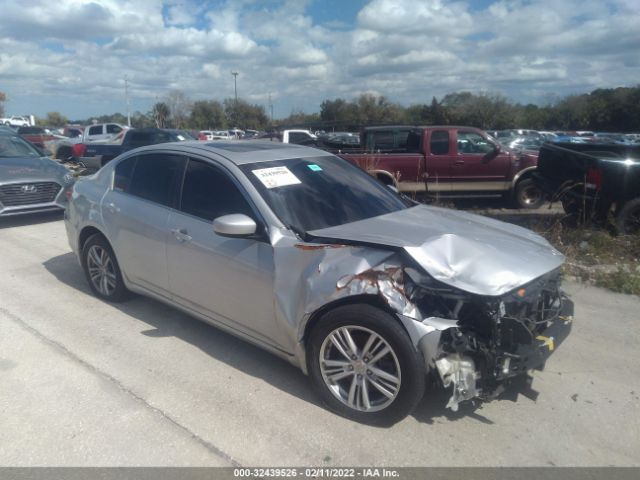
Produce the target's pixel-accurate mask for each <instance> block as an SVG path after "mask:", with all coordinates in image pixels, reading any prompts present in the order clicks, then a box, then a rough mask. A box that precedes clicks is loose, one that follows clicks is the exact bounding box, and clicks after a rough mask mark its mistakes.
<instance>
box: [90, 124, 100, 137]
mask: <svg viewBox="0 0 640 480" xmlns="http://www.w3.org/2000/svg"><path fill="white" fill-rule="evenodd" d="M89 135H102V125H96V126H94V127H89Z"/></svg>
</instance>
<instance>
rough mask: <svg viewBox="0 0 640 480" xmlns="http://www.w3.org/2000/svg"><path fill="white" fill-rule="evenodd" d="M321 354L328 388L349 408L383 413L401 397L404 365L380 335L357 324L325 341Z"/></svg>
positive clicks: (322, 371) (340, 328)
mask: <svg viewBox="0 0 640 480" xmlns="http://www.w3.org/2000/svg"><path fill="white" fill-rule="evenodd" d="M319 355H320V358H319V363H320V372H321V374H322V378H323V380H324V382H325V385H326V386H327V388H328V389H329V391H330V392H331V393H332V394H333V395H334V396H335V397H336V398H337V399H338V400H340V401H341V402H342V403H343V404H344V405H346V406H348V407H349V408H352V409H354V410H358V411H362V412H375V411H380V410H382V409H384V408H386V407H388V406H389V405H390V404H391V403H392V402H393V401H394V400H395V399H396V397H397V396H398V392H399V391H400V386H401V382H402V375H401V370H400V363H399V362H398V358H397V356H396V354H395V352H394V351H393V348H392V347H391V345H390V344H389V343H388V342H387V341H386V340H385V339H384V338H383V337H382V336H380V335H379V334H377V333H376V332H374V331H372V330H369V329H368V328H364V327H361V326H354V325H347V326H343V327H339V328H336V329H335V330H333V331H332V332H331V333H329V335H327V337H326V338H325V340H324V342H323V343H322V346H321V348H320V352H319Z"/></svg>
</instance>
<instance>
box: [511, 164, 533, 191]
mask: <svg viewBox="0 0 640 480" xmlns="http://www.w3.org/2000/svg"><path fill="white" fill-rule="evenodd" d="M536 168H537V167H536V166H535V165H534V166H531V167H527V168H523V169H522V170H520V171H519V172H518V173H516V174H515V176H514V177H513V180H511V193H515V191H516V186H517V185H518V183H519V182H520V181H521V180H524V179H526V178H531V175H532V174H533V172H534V171H535V170H536Z"/></svg>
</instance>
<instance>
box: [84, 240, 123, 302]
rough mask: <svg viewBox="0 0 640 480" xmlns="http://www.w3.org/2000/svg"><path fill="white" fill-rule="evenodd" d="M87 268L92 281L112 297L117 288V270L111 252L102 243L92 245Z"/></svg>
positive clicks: (102, 291) (103, 292)
mask: <svg viewBox="0 0 640 480" xmlns="http://www.w3.org/2000/svg"><path fill="white" fill-rule="evenodd" d="M87 269H88V271H89V277H90V279H91V283H93V286H94V287H95V288H96V290H98V291H99V292H100V293H101V294H102V295H105V296H106V297H110V296H111V295H113V293H114V292H115V290H116V286H117V277H116V270H115V267H114V264H113V260H112V259H111V255H110V254H109V252H108V251H107V250H106V249H104V248H103V247H101V246H100V245H92V246H91V248H90V249H89V251H88V252H87Z"/></svg>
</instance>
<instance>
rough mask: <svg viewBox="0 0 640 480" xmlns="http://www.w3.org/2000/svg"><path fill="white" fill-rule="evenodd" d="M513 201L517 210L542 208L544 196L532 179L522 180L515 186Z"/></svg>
mask: <svg viewBox="0 0 640 480" xmlns="http://www.w3.org/2000/svg"><path fill="white" fill-rule="evenodd" d="M514 200H515V204H516V207H518V208H526V209H534V208H540V207H541V206H542V204H543V203H544V202H545V195H544V192H543V191H542V189H541V188H540V186H539V185H538V184H537V183H536V182H535V181H534V180H533V178H524V179H522V180H520V181H519V182H518V183H517V184H516V189H515V192H514Z"/></svg>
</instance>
